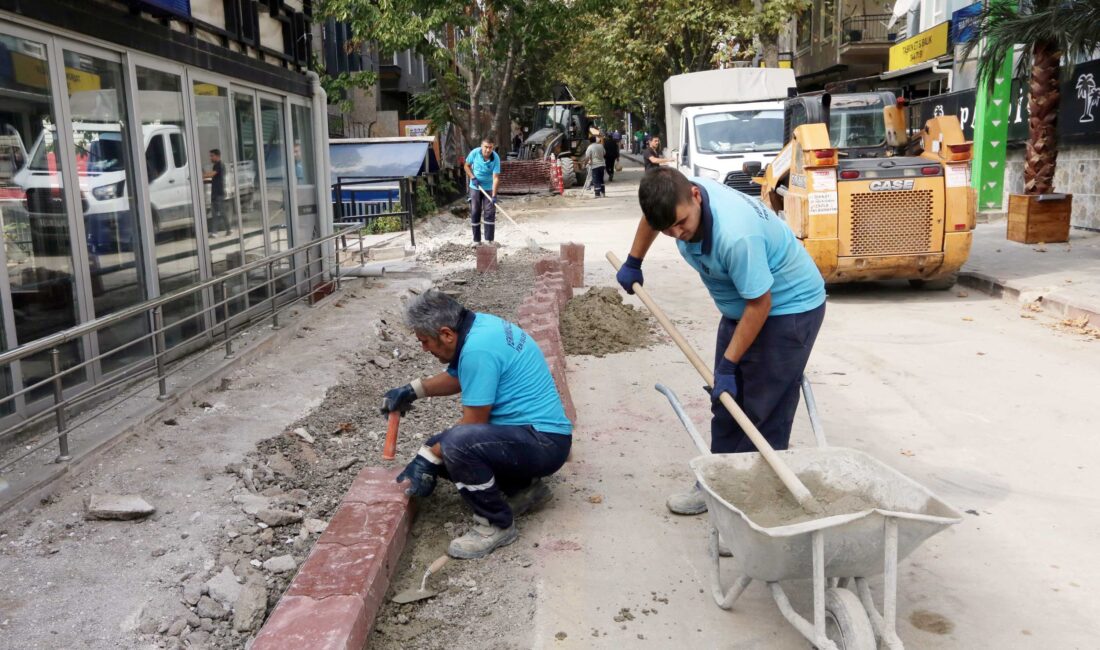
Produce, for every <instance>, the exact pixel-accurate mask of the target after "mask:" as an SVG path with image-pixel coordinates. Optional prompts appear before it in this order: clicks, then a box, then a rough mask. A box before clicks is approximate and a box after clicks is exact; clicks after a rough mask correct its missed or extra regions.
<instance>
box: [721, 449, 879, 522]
mask: <svg viewBox="0 0 1100 650" xmlns="http://www.w3.org/2000/svg"><path fill="white" fill-rule="evenodd" d="M705 477H706V481H707V485H708V486H710V489H711V490H713V491H714V492H715V493H716V494H718V496H720V497H722V498H723V499H725V500H726V501H728V502H729V503H731V504H733V505H734V506H737V508H738V509H739V510H740V511H741V512H743V513H745V516H746V517H748V518H749V519H751V520H752V522H753V523H755V524H756V525H757V526H761V527H762V528H775V527H776V526H789V525H791V524H798V523H802V522H804V521H812V520H814V519H824V518H825V517H833V516H836V515H847V514H852V513H855V512H863V511H864V510H870V509H872V508H877V507H879V504H877V503H876V502H875V501H874V500H873V499H871V498H870V497H868V496H866V495H863V494H859V493H855V492H849V491H845V490H840V489H837V488H835V487H832V486H830V485H827V484H826V483H825V482H824V481H823V480H822V477H821V476H820V475H819V474H817V473H815V472H805V473H802V474H799V475H798V478H799V480H801V481H802V483H803V484H804V485H805V486H806V489H808V490H809V491H810V493H811V494H812V495H813V496H814V500H816V501H817V503H818V505H819V506H820V512H813V513H811V512H808V511H807V510H806V509H804V508H803V507H802V506H800V505H798V502H797V501H795V500H794V496H793V495H791V493H790V491H789V490H787V488H786V486H784V485H783V482H782V481H780V480H779V477H778V476H776V475H775V472H774V471H772V469H771V467H769V466H768V465H767V464H765V463H763V462H760V463H758V464H757V465H755V466H753V467H752V468H751V469H750V470H748V471H745V472H735V473H728V472H726V473H723V472H721V471H718V468H709V469H708V470H706V474H705Z"/></svg>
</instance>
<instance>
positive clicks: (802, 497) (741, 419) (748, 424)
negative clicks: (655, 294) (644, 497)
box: [605, 251, 816, 509]
mask: <svg viewBox="0 0 1100 650" xmlns="http://www.w3.org/2000/svg"><path fill="white" fill-rule="evenodd" d="M605 257H607V261H608V262H611V266H613V267H615V270H616V271H617V270H619V267H620V266H622V262H620V261H619V258H618V257H616V256H615V254H614V253H612V252H611V251H608V252H607V254H606V255H605ZM632 288H633V289H634V293H635V295H637V296H638V298H640V299H641V301H642V303H643V304H645V306H646V307H648V308H649V311H650V312H651V313H652V314H653V316H654V318H656V319H657V322H658V323H660V324H661V327H663V328H664V329H665V331H666V332H668V335H669V336H670V337H672V340H673V341H674V342H675V343H676V345H677V347H679V348H680V351H681V352H683V353H684V356H686V357H687V359H688V361H690V362H691V365H692V366H694V367H695V370H696V371H698V372H699V375H700V376H701V377H702V378H703V381H705V382H707V384H708V385H710V386H713V385H714V374H713V373H711V371H710V367H709V366H707V364H706V363H705V362H704V361H703V359H702V358H701V357H700V356H699V353H697V352H696V351H695V349H694V348H692V347H691V344H690V343H688V342H687V339H685V338H684V335H683V334H681V333H680V330H678V329H676V326H675V325H673V324H672V321H670V320H669V319H668V316H666V315H665V312H664V310H662V309H661V308H660V307H658V306H657V303H655V302H653V298H650V296H649V292H648V291H646V289H645V287H643V286H642V285H641V284H639V283H637V282H635V283H634V286H633V287H632ZM718 400H719V401H720V402H721V403H722V406H724V407H726V410H727V411H729V412H730V415H732V416H733V419H734V420H735V421H736V422H737V424H738V425H740V426H741V430H742V431H744V432H745V435H747V436H748V437H749V440H752V444H753V445H755V446H756V450H757V451H759V452H760V455H761V456H763V458H764V460H765V461H767V463H768V465H770V466H771V468H772V471H774V472H775V473H776V475H778V476H779V480H780V481H782V482H783V485H784V486H786V488H787V489H788V490H790V492H791V494H792V495H793V496H794V499H795V501H797V502H798V504H799V505H801V506H803V507H805V508H807V509H809V508H810V507H811V506H816V502H815V501H814V498H813V495H812V494H810V491H809V490H808V489H806V486H805V485H804V484H803V483H802V481H800V480H799V479H798V476H796V475H795V473H794V472H792V471H791V468H790V467H787V464H786V463H784V462H783V459H782V458H780V457H779V454H777V453H775V449H773V448H772V446H771V445H770V444H768V440H767V439H766V438H765V437H764V436H763V435H762V434H761V433H760V431H759V430H758V429H757V428H756V426H755V425H754V424H753V423H752V420H750V419H749V417H748V416H747V415H745V412H744V411H743V410H741V407H740V406H739V405H738V404H737V402H735V401H734V400H733V397H732V396H731V395H730V394H729V393H722V394H721V395H719V396H718Z"/></svg>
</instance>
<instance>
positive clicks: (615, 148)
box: [603, 132, 621, 183]
mask: <svg viewBox="0 0 1100 650" xmlns="http://www.w3.org/2000/svg"><path fill="white" fill-rule="evenodd" d="M619 137H621V136H619V134H618V132H616V133H614V134H612V136H611V137H610V138H606V141H605V142H604V144H603V147H604V149H605V150H606V151H607V153H606V155H605V156H604V158H605V159H606V160H607V164H606V165H604V168H605V169H607V182H608V183H610V182H611V181H613V180H615V165H617V164H618V163H619V140H618V138H619Z"/></svg>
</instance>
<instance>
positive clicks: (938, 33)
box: [890, 21, 951, 71]
mask: <svg viewBox="0 0 1100 650" xmlns="http://www.w3.org/2000/svg"><path fill="white" fill-rule="evenodd" d="M950 32H951V22H950V21H944V22H942V23H940V24H939V25H936V26H935V27H933V28H931V29H926V30H924V31H923V32H921V33H919V34H917V35H916V36H913V37H912V38H907V39H905V40H904V41H902V42H900V43H898V44H897V45H894V46H893V47H891V48H890V70H891V71H893V70H901V69H903V68H908V67H909V66H911V65H916V64H918V63H924V62H925V61H931V60H932V59H935V58H936V57H940V56H943V55H944V54H947V43H948V36H949V35H950Z"/></svg>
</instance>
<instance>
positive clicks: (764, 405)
mask: <svg viewBox="0 0 1100 650" xmlns="http://www.w3.org/2000/svg"><path fill="white" fill-rule="evenodd" d="M824 319H825V305H824V304H822V305H821V306H820V307H817V308H816V309H811V310H810V311H806V312H802V313H801V314H788V315H785V316H768V319H767V320H766V321H764V327H762V328H761V329H760V334H758V335H757V336H756V340H755V341H753V342H752V345H750V346H749V349H748V351H746V352H745V354H744V355H743V356H742V357H741V360H740V361H739V362H738V363H737V403H738V404H739V405H740V406H741V408H742V409H743V410H744V411H745V415H747V416H749V420H750V421H751V422H752V423H753V424H755V425H756V428H757V429H759V430H760V433H761V434H762V435H763V436H764V438H766V439H767V441H768V443H770V444H771V446H772V447H774V448H775V449H786V448H787V445H788V443H789V442H790V439H791V425H792V424H793V423H794V414H795V411H796V410H797V409H798V399H799V389H800V388H801V385H802V384H801V381H802V373H803V372H804V371H805V370H806V362H807V361H808V360H809V359H810V352H811V351H812V350H813V347H814V341H815V340H817V332H818V330H820V329H821V322H822V321H823V320H824ZM736 327H737V321H735V320H733V319H730V318H726V317H724V316H723V317H722V320H721V322H719V323H718V337H717V341H716V343H715V350H714V366H715V367H718V362H719V361H721V360H722V355H723V354H724V353H725V351H726V348H727V347H729V344H730V339H731V338H733V331H734V329H735V328H736ZM711 416H712V417H711V420H710V450H711V452H712V453H715V454H738V453H743V452H749V451H756V446H755V445H753V444H752V440H750V439H749V437H748V436H746V435H745V432H744V431H742V430H741V426H740V425H738V424H737V421H736V420H734V419H733V416H732V415H730V412H729V411H727V410H726V407H724V406H722V403H721V402H714V404H713V405H711Z"/></svg>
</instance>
